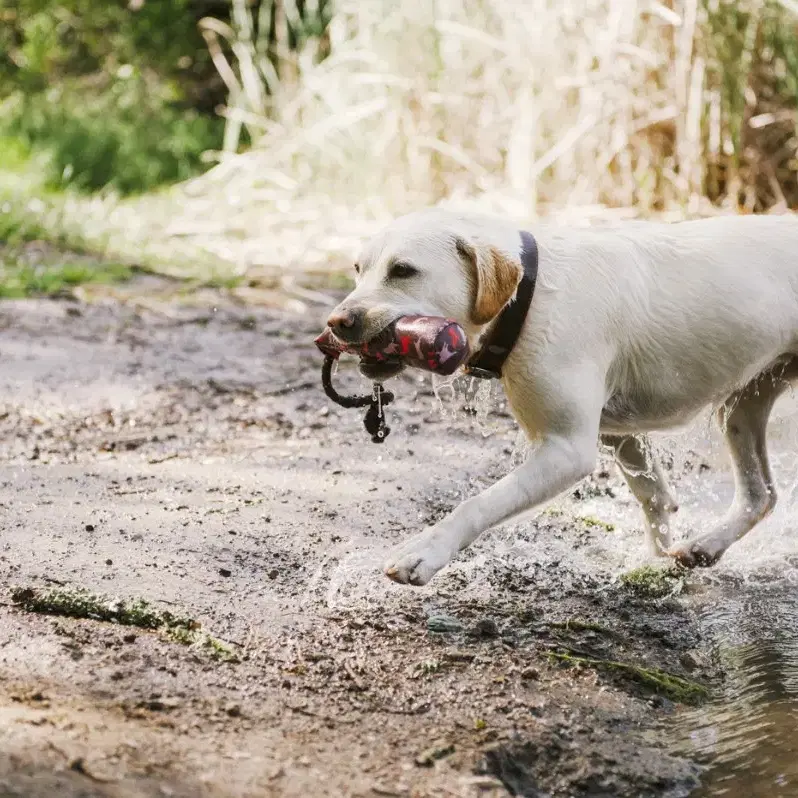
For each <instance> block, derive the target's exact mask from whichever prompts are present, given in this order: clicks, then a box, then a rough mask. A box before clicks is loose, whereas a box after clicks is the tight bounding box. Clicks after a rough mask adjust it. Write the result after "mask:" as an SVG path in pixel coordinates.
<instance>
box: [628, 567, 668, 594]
mask: <svg viewBox="0 0 798 798" xmlns="http://www.w3.org/2000/svg"><path fill="white" fill-rule="evenodd" d="M620 581H621V584H622V585H623V586H624V587H625V588H627V589H628V590H630V591H632V592H633V593H636V594H637V595H638V596H643V597H645V598H664V597H665V596H671V595H675V594H676V593H678V592H679V591H680V590H681V587H682V579H681V574H680V572H679V570H678V569H677V568H676V567H675V566H669V567H667V568H662V567H658V566H654V565H643V566H641V567H640V568H635V569H633V570H631V571H627V572H626V573H625V574H621V577H620Z"/></svg>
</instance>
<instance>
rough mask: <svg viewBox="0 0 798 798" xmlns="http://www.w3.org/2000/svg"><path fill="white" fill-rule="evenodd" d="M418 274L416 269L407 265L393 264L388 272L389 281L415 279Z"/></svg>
mask: <svg viewBox="0 0 798 798" xmlns="http://www.w3.org/2000/svg"><path fill="white" fill-rule="evenodd" d="M417 274H418V269H417V268H416V267H415V266H411V265H410V264H409V263H394V265H393V266H391V268H390V269H389V270H388V279H389V280H405V279H407V278H408V277H415V276H416V275H417Z"/></svg>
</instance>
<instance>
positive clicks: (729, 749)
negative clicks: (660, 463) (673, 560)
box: [666, 399, 798, 798]
mask: <svg viewBox="0 0 798 798" xmlns="http://www.w3.org/2000/svg"><path fill="white" fill-rule="evenodd" d="M779 409H780V410H781V413H780V414H779V416H777V417H776V418H774V420H773V424H772V426H771V430H770V435H769V438H770V448H771V455H772V456H771V460H772V463H773V470H774V474H775V476H776V480H777V485H778V494H779V496H780V499H779V505H778V507H777V509H776V512H775V513H774V514H773V516H772V517H771V518H769V519H768V520H767V521H766V522H764V523H763V524H761V525H760V527H758V528H757V529H756V530H754V531H753V532H752V533H750V534H749V536H748V537H746V538H745V539H744V540H743V541H741V542H740V543H738V544H737V545H736V546H734V547H732V549H731V550H730V551H729V552H728V553H727V555H726V556H725V557H724V559H723V560H722V561H721V563H720V564H719V565H718V566H716V568H714V569H712V570H711V571H708V572H704V573H702V574H700V575H697V576H696V577H695V578H694V581H693V588H694V589H695V590H697V591H698V593H697V595H696V596H695V602H696V609H697V612H698V614H699V617H700V619H701V622H702V624H703V627H704V633H705V639H706V641H707V644H708V646H709V649H710V651H711V652H712V654H713V655H714V656H716V657H717V659H718V662H719V664H720V666H721V669H722V673H723V678H722V680H721V682H720V684H719V685H718V686H717V689H716V691H715V693H714V695H713V698H712V700H711V701H709V702H708V703H707V704H705V705H704V706H702V707H699V708H696V709H692V710H689V711H685V712H683V713H677V715H676V717H675V719H674V721H673V723H672V725H671V726H670V727H669V728H668V729H667V730H666V732H667V736H668V738H669V739H670V740H672V747H673V749H674V751H675V752H679V753H683V754H686V755H687V756H689V757H690V758H691V759H693V760H695V761H697V762H699V763H701V764H702V765H703V766H704V767H705V768H706V770H705V771H704V773H703V775H702V776H701V786H700V787H699V788H698V789H697V790H695V791H694V792H693V793H691V796H690V798H720V796H723V797H724V798H738V796H739V797H740V798H760V796H761V798H797V797H798V457H796V454H795V452H798V413H797V412H796V411H798V408H796V402H795V400H794V399H793V400H792V401H790V402H785V403H783V404H782V406H781V407H780V408H779ZM718 444H719V441H717V439H716V445H715V446H714V447H713V451H710V452H709V453H707V455H706V459H707V461H708V463H709V464H710V469H709V470H708V471H707V472H705V473H704V474H703V475H701V476H700V477H698V476H697V477H695V478H694V479H686V480H684V482H683V484H682V486H681V488H682V492H683V493H686V494H687V497H688V498H687V513H686V516H687V519H686V520H687V523H688V524H689V525H690V526H692V527H693V528H695V529H706V528H709V526H708V525H709V524H711V523H713V522H714V521H715V519H716V518H717V517H718V516H719V515H720V514H721V513H722V512H723V510H724V509H725V507H726V506H727V505H728V503H729V501H730V500H731V495H732V492H733V488H732V484H731V478H730V476H729V473H728V467H727V466H725V463H724V460H725V456H724V454H723V452H722V447H721V446H719V445H718Z"/></svg>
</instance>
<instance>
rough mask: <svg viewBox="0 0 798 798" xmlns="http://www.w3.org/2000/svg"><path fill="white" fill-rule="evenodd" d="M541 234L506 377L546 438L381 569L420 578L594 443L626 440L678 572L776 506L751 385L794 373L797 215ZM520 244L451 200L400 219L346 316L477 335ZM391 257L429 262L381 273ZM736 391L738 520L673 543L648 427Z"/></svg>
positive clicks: (570, 477) (664, 548) (630, 466)
mask: <svg viewBox="0 0 798 798" xmlns="http://www.w3.org/2000/svg"><path fill="white" fill-rule="evenodd" d="M531 232H533V234H534V235H535V236H536V238H537V242H538V247H539V252H540V265H539V277H538V284H537V288H536V291H535V295H534V297H533V300H532V306H531V308H530V313H529V316H528V318H527V321H526V324H525V326H524V329H523V331H522V334H521V336H520V338H519V340H518V342H517V344H516V347H515V349H514V350H513V352H512V353H511V355H510V357H509V359H508V361H507V363H506V366H505V376H504V379H503V384H504V388H505V392H506V394H507V397H508V400H509V402H510V405H511V407H512V410H513V413H514V415H515V417H516V419H517V420H518V422H519V424H520V425H521V427H522V428H523V429H524V430H525V432H526V433H527V435H528V436H529V437H530V438H535V439H537V440H538V441H539V445H538V446H537V447H536V448H535V450H534V451H533V453H532V454H531V455H530V457H529V458H528V460H527V461H526V462H525V463H524V464H523V465H522V466H520V467H519V468H518V469H516V470H515V471H513V472H512V473H511V474H509V475H507V476H506V477H504V478H503V479H502V480H500V481H499V482H497V483H496V484H495V485H493V486H491V487H490V488H488V489H487V490H486V491H484V492H483V493H481V494H479V495H478V496H475V497H473V498H471V499H469V500H467V501H465V502H463V503H462V504H461V505H460V506H459V507H457V508H456V509H455V510H454V511H453V512H452V513H451V514H450V515H449V516H448V517H446V518H444V519H443V520H442V521H441V522H439V523H438V524H437V525H436V526H434V527H432V528H430V529H426V530H424V531H423V532H422V533H420V534H419V535H418V536H416V537H415V538H413V539H412V540H411V541H409V542H408V543H406V544H404V545H403V546H401V547H400V548H399V549H398V550H397V551H395V552H394V553H393V554H392V555H391V556H390V557H389V559H388V561H387V563H386V573H387V574H388V575H389V576H391V577H392V578H394V579H396V580H397V581H400V582H406V583H411V584H424V583H426V582H427V581H428V580H429V579H430V578H431V577H432V576H433V575H434V573H435V572H436V571H437V570H439V569H440V568H441V567H443V566H444V565H446V563H448V562H449V561H450V560H451V558H452V557H453V556H455V554H456V553H457V551H458V550H460V549H462V548H464V547H465V546H467V545H469V544H470V543H471V542H472V541H473V540H474V539H476V537H478V536H479V535H480V534H481V533H482V532H483V531H485V530H486V529H489V528H491V527H493V526H496V525H498V524H501V523H504V522H506V521H508V520H511V519H514V518H517V517H519V515H521V514H524V513H526V512H528V511H530V510H533V509H534V508H535V507H537V506H539V505H540V504H541V503H542V502H545V501H548V500H549V499H551V498H553V497H554V496H556V495H557V494H558V493H560V492H561V491H563V490H565V489H567V488H569V487H570V486H572V485H573V484H574V483H575V482H577V481H578V480H579V479H581V478H583V477H584V476H586V475H587V474H588V473H590V471H591V470H592V469H593V467H594V465H595V462H596V455H597V447H598V441H599V437H600V436H601V437H602V438H604V440H605V441H606V442H608V443H609V445H611V446H613V447H614V448H616V452H617V458H618V463H619V467H620V468H621V470H622V472H623V473H624V475H625V476H626V478H627V480H628V481H629V484H630V487H631V489H632V491H633V493H634V494H635V495H636V496H637V497H638V499H640V501H641V505H642V506H643V510H644V513H645V515H646V520H647V532H648V539H649V542H650V544H651V548H652V550H654V551H655V552H657V553H660V554H662V553H669V554H671V555H672V556H674V557H676V558H677V559H679V560H680V561H681V562H682V563H683V564H685V565H706V564H711V563H712V562H715V561H716V560H717V559H718V557H720V556H721V555H722V554H723V552H724V551H725V550H726V549H727V548H728V546H729V545H731V544H732V543H733V542H734V540H737V539H739V537H741V536H742V535H743V534H745V533H746V532H747V531H748V530H749V529H750V528H751V527H752V526H753V525H754V524H755V523H756V522H757V521H758V520H759V519H760V518H761V517H763V516H764V514H767V512H769V511H770V509H772V506H771V505H772V503H773V502H774V501H775V491H774V490H773V486H772V479H771V477H770V474H769V466H768V464H767V453H766V451H765V445H764V430H765V427H766V424H767V417H768V414H769V411H770V406H772V401H775V397H776V396H777V395H778V393H779V392H780V390H781V389H779V390H776V389H775V388H774V389H773V390H771V391H766V392H765V393H766V394H767V396H766V397H765V398H762V397H761V395H760V392H759V391H758V390H755V388H756V387H757V386H758V385H760V382H759V381H758V380H759V378H760V377H761V375H763V374H773V373H775V371H774V369H776V368H781V369H782V374H785V373H786V377H784V376H783V377H782V378H780V381H779V385H782V384H784V383H785V381H786V380H787V379H792V378H793V376H798V375H794V374H793V372H794V371H796V369H795V368H794V363H795V362H798V361H794V360H792V358H793V356H796V355H798V221H796V219H795V218H794V217H793V216H791V215H790V216H779V217H776V216H768V217H762V216H758V217H755V216H747V217H728V216H727V217H719V218H714V219H707V220H700V221H690V222H681V223H678V224H656V223H630V224H627V225H624V226H619V227H617V228H612V229H599V230H593V229H574V230H563V229H553V228H549V229H546V228H540V229H533V230H531ZM520 248H521V242H520V238H519V234H518V229H517V227H516V226H515V225H513V224H512V223H510V222H508V221H507V220H504V219H501V218H492V217H488V216H482V215H475V214H456V213H451V212H447V211H443V210H427V211H421V212H419V213H415V214H411V215H409V216H405V217H402V218H400V219H398V220H396V221H395V222H394V223H393V224H391V225H389V226H388V227H387V228H386V229H385V230H384V231H383V232H382V233H380V234H379V235H377V236H376V237H375V238H374V239H373V240H372V241H370V242H369V243H368V244H367V245H366V247H365V248H364V251H363V253H362V254H361V257H360V263H361V277H360V278H359V280H358V284H357V287H356V288H355V290H354V291H353V292H352V293H351V294H350V296H349V297H347V299H346V300H345V301H344V303H342V305H341V306H339V309H338V310H339V311H340V309H341V308H345V309H350V310H351V309H355V310H356V311H357V312H358V313H362V314H363V316H364V319H365V323H364V328H363V329H364V332H363V335H364V338H368V337H369V336H370V335H371V334H373V333H376V332H377V331H378V329H379V328H380V327H381V326H384V324H386V323H388V322H389V321H391V320H393V319H394V318H396V317H397V316H401V315H404V314H409V313H426V314H431V315H441V316H446V317H449V318H453V319H455V320H457V321H458V322H460V324H462V325H463V326H464V328H465V329H466V330H467V332H468V333H469V336H470V337H471V339H472V342H473V341H475V340H476V338H477V337H478V335H479V333H480V332H481V330H482V329H483V326H484V324H486V323H487V322H488V321H490V319H491V318H493V317H494V316H495V315H496V313H498V312H499V310H500V308H501V306H502V305H503V304H505V303H506V301H507V299H508V298H509V296H508V289H510V291H509V294H510V295H511V294H512V289H514V286H515V285H516V284H517V282H518V279H520V275H521V270H522V269H521V263H520ZM396 259H401V260H402V261H404V262H408V263H412V264H413V265H414V266H415V267H416V268H417V269H418V271H419V273H418V274H417V275H416V276H415V277H413V278H412V279H410V280H401V281H394V280H390V279H388V277H387V274H388V273H387V269H388V265H389V264H390V263H391V262H394V261H395V260H396ZM785 364H789V366H788V367H786V372H785ZM741 397H742V401H741ZM733 401H735V402H736V403H737V406H740V407H741V408H742V409H740V410H737V411H736V414H737V418H736V420H737V421H739V422H740V428H741V429H742V433H740V435H739V436H738V437H737V438H734V436H733V435H731V437H730V435H729V434H727V441H728V443H729V449H730V454H731V457H732V465H733V467H734V469H735V475H736V484H737V493H736V497H735V502H734V504H733V506H732V508H731V509H730V514H729V515H727V517H726V518H724V519H722V520H721V521H720V522H719V524H718V526H717V527H715V528H714V529H712V530H710V531H709V532H708V533H706V534H704V535H703V536H698V537H696V538H694V539H692V540H691V541H688V542H687V543H686V544H683V545H681V546H679V547H678V548H676V549H671V548H670V535H669V531H668V520H669V515H670V513H671V512H672V511H673V510H674V509H675V507H676V504H675V501H673V499H672V497H671V496H670V493H669V492H668V489H667V486H666V485H665V483H664V477H663V476H662V473H661V471H660V470H659V468H658V467H657V466H656V465H655V464H649V468H648V473H645V474H642V475H641V474H639V473H637V470H636V468H635V467H634V464H635V463H636V462H639V461H640V459H641V458H642V457H644V450H645V448H646V446H645V441H644V440H643V441H642V442H641V439H640V436H641V435H643V434H644V433H646V432H649V431H653V430H662V429H667V428H672V427H678V426H682V425H684V424H686V423H687V422H689V421H690V420H691V419H692V418H693V417H694V416H695V415H696V414H697V413H699V412H700V411H701V410H703V409H704V408H706V407H707V406H712V407H715V408H721V407H725V406H727V405H728V404H729V403H730V402H733ZM646 462H648V461H646ZM771 497H772V498H771ZM752 502H753V504H752ZM749 506H752V507H753V509H752V510H751V511H750V512H748V511H746V510H745V509H744V508H746V507H749ZM741 508H742V509H741Z"/></svg>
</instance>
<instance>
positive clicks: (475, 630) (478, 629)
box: [468, 617, 499, 637]
mask: <svg viewBox="0 0 798 798" xmlns="http://www.w3.org/2000/svg"><path fill="white" fill-rule="evenodd" d="M468 633H469V634H470V635H471V636H472V637H498V636H499V627H498V626H497V625H496V621H494V620H493V618H488V617H486V618H480V619H479V620H478V621H477V622H476V623H475V624H474V625H473V626H472V627H471V628H470V629H469V630H468Z"/></svg>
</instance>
